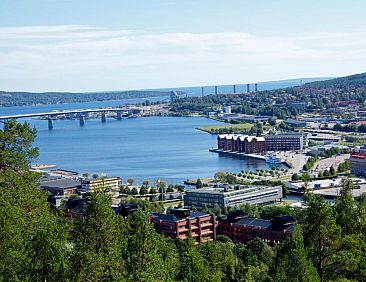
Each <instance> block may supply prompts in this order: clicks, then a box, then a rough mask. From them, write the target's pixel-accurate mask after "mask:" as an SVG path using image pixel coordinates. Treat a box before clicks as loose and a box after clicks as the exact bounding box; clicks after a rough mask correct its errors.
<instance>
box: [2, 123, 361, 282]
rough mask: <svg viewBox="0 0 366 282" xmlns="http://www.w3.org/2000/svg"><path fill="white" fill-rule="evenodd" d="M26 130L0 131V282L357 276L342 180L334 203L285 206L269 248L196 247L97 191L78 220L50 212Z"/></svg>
mask: <svg viewBox="0 0 366 282" xmlns="http://www.w3.org/2000/svg"><path fill="white" fill-rule="evenodd" d="M34 137H35V132H34V130H32V129H31V128H29V126H28V125H27V124H23V125H19V124H16V123H15V122H10V123H9V124H7V125H6V126H5V127H4V130H3V131H0V144H1V146H2V151H1V155H0V156H1V159H0V281H192V282H193V281H202V282H203V281H366V263H365V262H366V244H365V234H366V197H365V196H363V197H361V199H360V200H359V201H355V200H354V199H353V197H352V194H351V193H352V189H353V186H352V183H351V182H350V181H348V180H345V181H344V183H343V189H342V191H341V195H340V198H339V200H337V202H336V203H335V205H334V206H331V205H329V204H328V203H326V202H325V201H324V199H323V198H322V197H319V196H317V195H312V194H309V195H307V196H306V200H307V202H308V209H307V210H306V211H305V212H301V211H298V210H297V211H296V212H295V211H294V210H289V208H287V209H288V210H286V212H289V213H292V214H293V215H294V216H296V217H297V218H298V220H299V225H298V227H297V228H296V229H295V232H294V235H293V237H292V238H290V239H288V240H287V241H285V242H283V243H281V244H279V245H277V246H272V247H271V246H268V245H267V244H266V243H265V242H263V241H261V240H260V239H258V238H257V239H254V240H252V241H251V242H249V243H248V244H246V245H243V244H238V243H233V242H232V241H231V240H230V239H229V238H227V237H225V236H218V240H217V241H216V242H211V243H207V244H201V245H195V244H194V241H193V239H192V238H189V239H187V240H184V241H182V240H173V239H169V238H164V237H162V236H160V235H158V234H157V233H156V232H155V231H154V229H153V226H152V225H151V224H150V223H149V221H148V211H147V208H146V207H147V206H146V207H144V208H143V209H140V210H138V211H137V212H136V213H134V214H132V215H130V216H129V217H128V218H123V217H121V216H117V215H115V213H114V212H113V211H112V209H111V208H110V205H111V198H110V197H109V196H108V195H105V194H104V193H102V192H95V193H93V194H90V195H88V205H87V208H86V210H85V216H84V217H83V218H77V219H69V218H64V216H63V215H62V214H58V213H52V212H51V211H50V210H49V206H48V204H47V202H46V195H45V194H43V193H42V192H40V191H39V190H38V189H37V187H38V180H39V175H38V174H36V173H33V172H30V171H29V161H30V160H31V159H32V158H34V157H36V155H37V151H36V150H35V149H33V148H32V142H33V139H34ZM9 164H10V165H9ZM247 208H248V212H249V213H258V210H255V209H252V208H250V207H247ZM283 211H284V210H280V209H279V208H276V209H272V208H266V209H263V210H262V214H261V215H262V216H263V217H270V216H272V215H277V214H278V213H280V212H283Z"/></svg>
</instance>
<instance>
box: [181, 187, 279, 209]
mask: <svg viewBox="0 0 366 282" xmlns="http://www.w3.org/2000/svg"><path fill="white" fill-rule="evenodd" d="M281 200H282V187H281V186H245V185H234V186H230V185H224V187H223V186H221V187H216V188H215V187H206V188H201V189H194V190H189V191H186V194H185V195H184V207H186V208H191V207H192V206H194V207H196V208H197V209H199V210H201V209H203V208H204V207H206V206H207V207H208V208H210V209H212V208H214V207H215V205H218V206H219V207H220V208H222V209H223V208H225V207H234V206H240V205H242V204H255V205H258V206H260V205H266V204H272V203H275V202H277V201H281Z"/></svg>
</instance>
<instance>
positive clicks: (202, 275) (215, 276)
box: [178, 237, 222, 282]
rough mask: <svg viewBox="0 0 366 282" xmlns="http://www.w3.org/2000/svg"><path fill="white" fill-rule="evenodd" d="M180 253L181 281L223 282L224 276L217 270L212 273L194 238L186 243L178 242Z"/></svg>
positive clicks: (179, 276) (190, 238)
mask: <svg viewBox="0 0 366 282" xmlns="http://www.w3.org/2000/svg"><path fill="white" fill-rule="evenodd" d="M178 251H179V255H180V258H179V260H180V271H179V275H178V280H179V281H187V282H188V281H189V282H209V281H217V282H218V281H221V277H222V274H221V273H220V272H219V271H217V270H214V271H213V272H212V271H210V266H209V264H208V262H207V260H206V259H205V258H204V256H203V255H202V254H201V253H200V252H199V251H198V249H197V247H196V246H195V245H194V240H193V239H192V237H189V238H188V239H186V240H184V241H181V240H180V241H178Z"/></svg>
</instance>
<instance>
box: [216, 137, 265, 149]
mask: <svg viewBox="0 0 366 282" xmlns="http://www.w3.org/2000/svg"><path fill="white" fill-rule="evenodd" d="M217 146H218V149H219V150H223V151H230V152H239V153H245V154H253V153H257V154H258V153H264V152H265V151H266V142H265V140H264V138H263V137H255V136H247V135H240V134H239V135H236V134H223V135H219V136H218V137H217Z"/></svg>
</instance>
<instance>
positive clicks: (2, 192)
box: [0, 121, 69, 281]
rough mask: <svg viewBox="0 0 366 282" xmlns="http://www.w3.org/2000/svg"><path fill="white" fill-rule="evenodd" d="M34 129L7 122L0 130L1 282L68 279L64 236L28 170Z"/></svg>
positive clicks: (33, 152) (32, 155)
mask: <svg viewBox="0 0 366 282" xmlns="http://www.w3.org/2000/svg"><path fill="white" fill-rule="evenodd" d="M35 136H36V131H35V129H31V128H30V127H29V125H28V124H27V123H24V124H20V123H17V122H16V121H9V122H6V123H5V124H4V128H3V130H0V250H1V251H0V266H1V267H0V281H45V280H47V281H63V280H67V279H68V274H69V272H68V258H67V248H66V242H67V239H66V238H67V235H66V230H65V229H64V228H63V226H62V224H61V223H60V222H59V220H58V217H57V216H56V215H54V214H53V213H51V212H50V211H49V206H48V204H47V201H46V200H47V199H46V195H45V194H44V193H43V192H40V191H39V190H38V185H39V177H40V175H39V174H38V173H34V172H31V171H29V167H30V161H31V160H33V159H34V158H36V156H37V155H38V149H37V148H34V147H33V146H32V143H33V141H34V138H35Z"/></svg>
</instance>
